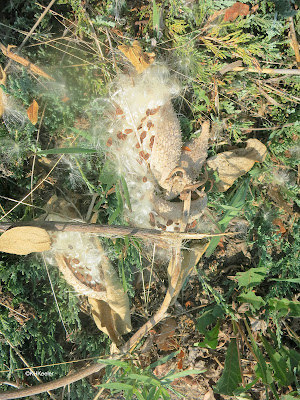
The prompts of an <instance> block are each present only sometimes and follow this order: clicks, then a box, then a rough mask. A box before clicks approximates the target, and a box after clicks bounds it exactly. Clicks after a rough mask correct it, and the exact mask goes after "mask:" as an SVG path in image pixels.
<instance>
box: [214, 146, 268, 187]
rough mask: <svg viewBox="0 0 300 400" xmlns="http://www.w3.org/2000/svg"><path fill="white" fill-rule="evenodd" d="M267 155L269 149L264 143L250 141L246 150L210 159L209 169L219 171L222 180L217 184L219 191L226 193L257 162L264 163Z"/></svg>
mask: <svg viewBox="0 0 300 400" xmlns="http://www.w3.org/2000/svg"><path fill="white" fill-rule="evenodd" d="M266 154H267V148H266V146H265V145H264V144H263V143H261V142H260V141H259V140H257V139H249V140H247V147H246V148H245V149H236V150H232V151H225V152H224V153H219V154H217V155H216V156H214V157H211V158H210V159H208V160H207V164H208V166H209V168H211V169H212V170H214V171H217V173H218V176H219V179H220V180H219V182H217V183H216V186H217V188H218V190H219V191H220V192H226V190H228V189H229V188H230V187H231V186H232V184H233V182H234V181H235V180H236V179H237V178H239V177H240V176H242V175H245V174H246V173H247V172H248V171H250V169H251V168H252V167H253V165H254V164H255V162H263V161H264V159H265V157H266Z"/></svg>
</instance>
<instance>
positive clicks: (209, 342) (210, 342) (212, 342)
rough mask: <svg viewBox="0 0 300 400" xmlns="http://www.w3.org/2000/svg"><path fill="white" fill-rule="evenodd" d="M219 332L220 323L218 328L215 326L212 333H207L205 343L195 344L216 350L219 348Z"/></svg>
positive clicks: (217, 325)
mask: <svg viewBox="0 0 300 400" xmlns="http://www.w3.org/2000/svg"><path fill="white" fill-rule="evenodd" d="M219 331H220V321H218V322H217V324H216V326H214V327H213V328H212V329H211V330H210V331H207V332H206V334H205V338H204V340H203V342H200V343H195V346H198V347H208V348H210V349H215V348H216V347H217V346H218V337H219Z"/></svg>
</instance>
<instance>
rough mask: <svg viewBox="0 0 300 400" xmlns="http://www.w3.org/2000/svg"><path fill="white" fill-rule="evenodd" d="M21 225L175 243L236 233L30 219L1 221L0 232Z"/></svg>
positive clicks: (47, 229)
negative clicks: (184, 231)
mask: <svg viewBox="0 0 300 400" xmlns="http://www.w3.org/2000/svg"><path fill="white" fill-rule="evenodd" d="M19 226H34V227H38V228H42V229H45V230H46V231H54V232H55V231H58V232H83V233H95V234H98V235H100V236H107V237H120V236H134V237H139V238H141V239H146V240H153V241H159V243H161V241H165V242H167V243H170V242H171V243H175V242H176V241H178V240H194V239H203V238H207V237H215V236H220V235H229V236H230V235H234V234H235V233H223V234H220V233H218V234H210V233H196V232H191V233H189V232H186V233H175V232H165V231H160V230H156V229H144V228H132V227H129V226H116V225H99V224H85V223H82V222H61V221H29V222H0V232H5V231H7V230H8V229H10V228H15V227H19Z"/></svg>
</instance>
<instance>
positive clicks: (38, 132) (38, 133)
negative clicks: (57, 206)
mask: <svg viewBox="0 0 300 400" xmlns="http://www.w3.org/2000/svg"><path fill="white" fill-rule="evenodd" d="M45 110H46V103H45V105H44V108H43V111H42V116H41V120H40V123H39V128H38V131H37V135H36V142H35V143H36V146H37V145H38V143H39V139H40V131H41V126H42V122H43V119H44V115H45ZM35 162H36V153H34V155H33V160H32V168H31V177H30V191H31V204H32V205H33V192H32V190H33V176H34V168H35ZM32 214H33V218H34V209H33V210H32Z"/></svg>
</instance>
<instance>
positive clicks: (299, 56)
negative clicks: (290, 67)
mask: <svg viewBox="0 0 300 400" xmlns="http://www.w3.org/2000/svg"><path fill="white" fill-rule="evenodd" d="M289 21H290V24H291V25H290V32H291V39H292V46H293V49H294V52H295V56H296V61H297V67H298V69H300V52H299V44H298V40H297V36H296V32H295V26H294V20H293V17H289Z"/></svg>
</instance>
